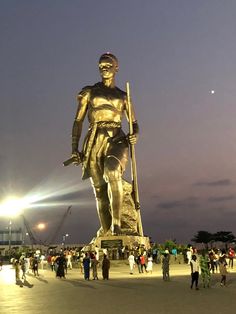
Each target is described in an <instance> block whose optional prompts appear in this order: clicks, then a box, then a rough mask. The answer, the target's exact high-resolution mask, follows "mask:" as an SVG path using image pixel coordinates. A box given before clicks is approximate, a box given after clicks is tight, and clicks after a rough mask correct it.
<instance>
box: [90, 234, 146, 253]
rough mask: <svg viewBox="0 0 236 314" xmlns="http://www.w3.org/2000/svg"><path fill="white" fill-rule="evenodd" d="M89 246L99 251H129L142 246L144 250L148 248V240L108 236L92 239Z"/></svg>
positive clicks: (124, 236) (125, 236) (126, 236)
mask: <svg viewBox="0 0 236 314" xmlns="http://www.w3.org/2000/svg"><path fill="white" fill-rule="evenodd" d="M90 245H91V246H92V247H96V246H97V247H98V248H100V249H117V248H122V247H127V248H128V249H129V250H132V249H134V248H135V247H137V246H139V247H140V246H143V247H145V248H146V249H149V248H150V240H149V238H148V237H141V236H133V235H119V236H118V235H117V236H115V235H110V236H101V237H97V238H94V239H93V240H92V241H91V242H90Z"/></svg>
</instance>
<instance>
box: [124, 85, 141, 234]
mask: <svg viewBox="0 0 236 314" xmlns="http://www.w3.org/2000/svg"><path fill="white" fill-rule="evenodd" d="M126 93H127V104H128V118H129V134H130V135H133V133H134V131H133V121H132V104H131V98H130V86H129V82H127V83H126ZM130 158H131V179H132V186H133V196H134V203H135V208H136V210H137V214H138V232H139V234H140V235H141V236H143V227H142V222H141V214H140V203H139V193H138V177H137V167H136V158H135V147H134V144H130Z"/></svg>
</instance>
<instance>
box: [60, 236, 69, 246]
mask: <svg viewBox="0 0 236 314" xmlns="http://www.w3.org/2000/svg"><path fill="white" fill-rule="evenodd" d="M67 237H69V234H68V233H66V234H64V235H63V236H62V245H63V246H65V244H66V238H67Z"/></svg>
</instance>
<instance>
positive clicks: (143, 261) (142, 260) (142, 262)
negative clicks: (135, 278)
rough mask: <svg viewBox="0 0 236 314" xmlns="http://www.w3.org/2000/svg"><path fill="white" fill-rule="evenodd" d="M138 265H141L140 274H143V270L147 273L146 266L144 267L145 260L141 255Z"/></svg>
mask: <svg viewBox="0 0 236 314" xmlns="http://www.w3.org/2000/svg"><path fill="white" fill-rule="evenodd" d="M139 259H140V265H141V272H142V273H143V269H145V272H147V265H146V259H145V256H144V255H143V254H141V255H140V257H139Z"/></svg>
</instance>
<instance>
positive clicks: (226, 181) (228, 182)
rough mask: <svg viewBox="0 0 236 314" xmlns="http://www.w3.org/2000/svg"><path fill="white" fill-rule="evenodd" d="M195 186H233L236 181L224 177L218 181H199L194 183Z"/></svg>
mask: <svg viewBox="0 0 236 314" xmlns="http://www.w3.org/2000/svg"><path fill="white" fill-rule="evenodd" d="M193 185H194V186H210V187H214V186H231V185H234V183H233V182H232V181H231V180H230V179H222V180H217V181H199V182H196V183H194V184H193Z"/></svg>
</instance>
